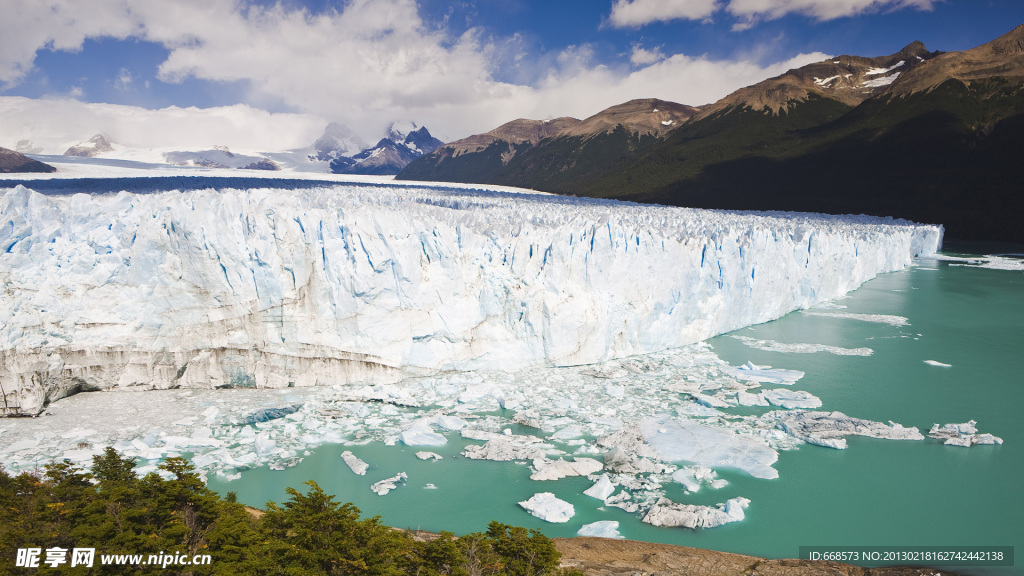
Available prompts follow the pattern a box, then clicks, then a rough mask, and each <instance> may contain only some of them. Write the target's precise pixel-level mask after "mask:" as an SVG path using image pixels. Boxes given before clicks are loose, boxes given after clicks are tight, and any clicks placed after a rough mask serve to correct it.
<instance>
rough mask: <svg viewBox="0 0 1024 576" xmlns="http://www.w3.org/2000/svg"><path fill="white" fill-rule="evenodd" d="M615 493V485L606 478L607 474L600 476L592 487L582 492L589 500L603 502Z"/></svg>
mask: <svg viewBox="0 0 1024 576" xmlns="http://www.w3.org/2000/svg"><path fill="white" fill-rule="evenodd" d="M613 492H615V484H612V481H611V480H610V479H609V478H608V475H607V474H601V477H600V478H598V479H597V482H594V485H593V486H591V487H590V488H587V489H586V490H584V491H583V493H584V494H586V495H587V496H590V497H591V498H597V499H598V500H604V499H606V498H608V497H609V496H611V495H612V493H613Z"/></svg>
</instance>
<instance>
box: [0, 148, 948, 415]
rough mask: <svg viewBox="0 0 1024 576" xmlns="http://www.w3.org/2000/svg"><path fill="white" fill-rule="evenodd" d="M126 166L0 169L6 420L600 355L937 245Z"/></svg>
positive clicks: (802, 296) (796, 304)
mask: <svg viewBox="0 0 1024 576" xmlns="http://www.w3.org/2000/svg"><path fill="white" fill-rule="evenodd" d="M123 162H124V161H122V160H117V161H113V160H100V161H96V160H95V159H93V160H89V161H85V162H82V161H76V162H67V163H65V164H61V168H62V170H61V172H59V173H58V175H57V177H56V178H54V177H48V178H42V177H41V178H39V179H37V180H30V179H25V178H22V177H20V176H15V177H7V178H5V180H7V182H11V183H14V182H24V183H25V184H27V185H28V186H30V187H34V188H38V189H39V190H40V191H42V192H43V193H39V192H36V191H33V190H32V189H31V188H26V187H23V186H16V187H11V188H6V189H3V188H0V193H2V197H0V281H2V282H3V285H4V288H5V289H4V291H3V292H2V293H0V321H2V325H0V365H2V367H3V371H2V374H0V384H2V385H3V389H4V394H5V395H6V398H5V399H6V405H5V408H4V412H5V414H36V413H38V412H39V411H40V410H42V408H43V406H45V405H46V403H47V402H49V401H51V400H54V399H58V398H61V397H63V396H65V395H67V394H70V393H74V392H75V391H77V390H82V389H92V390H102V389H110V388H125V387H143V388H173V387H194V388H211V387H256V388H265V387H266V388H283V387H291V386H315V385H338V384H345V383H386V382H395V381H397V380H400V379H402V378H404V377H407V376H409V375H411V374H422V373H431V372H436V371H440V370H458V371H466V370H480V369H508V368H519V367H523V366H535V365H556V366H567V365H580V364H591V363H595V362H603V361H607V360H611V359H615V358H622V357H626V356H630V355H634V354H641V353H647V352H653V351H658V350H665V349H669V348H674V347H678V346H682V345H685V344H692V343H696V342H699V341H702V340H704V339H706V338H709V337H711V336H714V335H717V334H721V333H724V332H728V331H731V330H735V329H737V328H741V327H744V326H748V325H751V324H756V323H761V322H765V321H768V320H772V319H775V318H778V317H780V316H782V315H784V314H786V313H788V312H790V311H793V310H796V309H801V308H808V307H811V306H814V305H816V304H819V303H821V302H823V301H826V300H829V299H832V298H836V297H838V296H841V295H843V294H845V293H846V292H848V291H850V290H853V289H854V288H856V287H858V286H860V285H861V284H862V283H863V282H865V281H867V280H869V279H871V278H873V277H874V276H875V275H877V274H879V273H883V272H889V271H893V270H898V269H901V268H903V267H906V266H908V265H909V264H911V262H912V260H913V258H915V257H916V256H923V255H931V254H934V253H935V251H936V250H937V249H938V248H939V245H940V243H941V237H942V230H941V228H940V227H936V226H930V225H929V226H925V225H917V224H913V223H909V222H904V221H894V220H892V219H880V218H871V217H864V216H845V217H837V216H824V215H813V214H793V213H768V214H755V213H730V212H716V211H707V210H693V209H683V208H671V207H663V206H649V205H637V204H630V203H623V202H616V201H606V200H592V199H583V198H574V197H560V196H554V195H539V194H535V193H529V192H527V191H522V190H515V189H508V188H502V187H491V186H476V185H450V184H433V185H432V184H429V183H421V182H417V183H395V182H389V181H387V180H386V179H381V178H373V177H355V178H353V177H349V176H346V177H334V178H329V179H326V180H325V176H324V175H317V176H315V177H314V176H309V175H301V174H298V173H294V172H290V173H289V172H271V173H267V172H259V171H236V170H230V171H223V170H221V171H217V170H203V169H194V168H193V169H187V168H171V167H159V168H151V169H145V170H136V169H128V168H124V166H123V165H121V164H119V163H123ZM282 178H285V180H282ZM0 182H3V181H2V180H0ZM0 186H3V185H2V184H0ZM79 191H88V192H89V194H83V193H76V192H79Z"/></svg>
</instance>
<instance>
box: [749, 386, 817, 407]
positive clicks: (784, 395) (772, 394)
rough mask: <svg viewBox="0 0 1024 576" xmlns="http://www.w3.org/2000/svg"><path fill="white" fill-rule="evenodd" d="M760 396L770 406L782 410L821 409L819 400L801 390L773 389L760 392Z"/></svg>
mask: <svg viewBox="0 0 1024 576" xmlns="http://www.w3.org/2000/svg"><path fill="white" fill-rule="evenodd" d="M761 396H762V397H763V398H764V399H765V400H766V401H767V402H768V403H769V404H771V405H772V406H781V407H782V408H791V409H792V408H821V399H820V398H818V397H817V396H815V395H813V394H811V393H810V392H804V391H802V390H787V389H785V388H773V389H771V390H765V391H764V392H761Z"/></svg>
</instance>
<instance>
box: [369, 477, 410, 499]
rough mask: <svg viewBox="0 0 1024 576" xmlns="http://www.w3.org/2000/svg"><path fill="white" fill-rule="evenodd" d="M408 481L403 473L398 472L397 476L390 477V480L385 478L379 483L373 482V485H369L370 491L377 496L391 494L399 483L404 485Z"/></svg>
mask: <svg viewBox="0 0 1024 576" xmlns="http://www.w3.org/2000/svg"><path fill="white" fill-rule="evenodd" d="M408 479H409V476H408V475H406V473H405V472H399V473H398V474H396V475H394V476H392V477H391V478H385V479H384V480H381V481H380V482H374V483H373V484H371V485H370V490H372V491H373V492H374V493H375V494H377V495H378V496H384V495H386V494H387V493H388V492H391V491H392V490H394V489H395V488H397V487H398V483H399V482H401V483H403V484H404V483H405V482H406V480H408Z"/></svg>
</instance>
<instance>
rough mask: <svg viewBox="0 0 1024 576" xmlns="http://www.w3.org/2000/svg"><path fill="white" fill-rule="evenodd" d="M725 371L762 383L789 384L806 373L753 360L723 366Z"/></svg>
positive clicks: (742, 378) (733, 375)
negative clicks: (762, 364) (760, 363)
mask: <svg viewBox="0 0 1024 576" xmlns="http://www.w3.org/2000/svg"><path fill="white" fill-rule="evenodd" d="M723 371H724V372H725V373H726V374H729V375H730V376H732V377H734V378H738V379H740V380H748V381H751V382H759V383H762V384H783V385H789V384H794V383H795V382H796V381H797V380H799V379H801V378H803V377H804V373H803V372H801V371H799V370H785V369H782V368H772V367H771V366H758V365H757V364H754V363H753V362H747V363H746V364H744V365H742V366H728V367H725V368H723Z"/></svg>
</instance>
